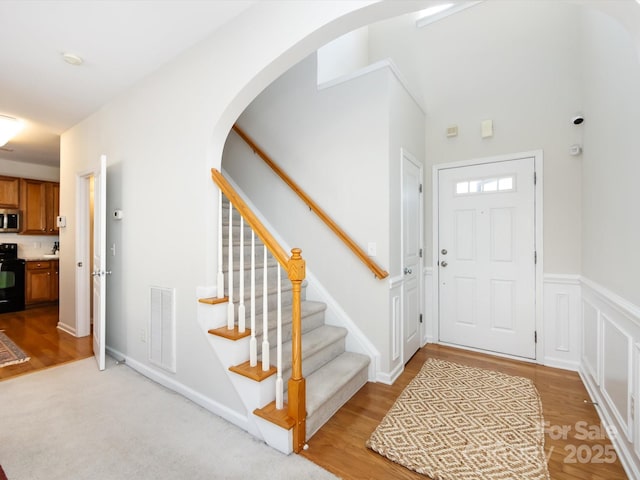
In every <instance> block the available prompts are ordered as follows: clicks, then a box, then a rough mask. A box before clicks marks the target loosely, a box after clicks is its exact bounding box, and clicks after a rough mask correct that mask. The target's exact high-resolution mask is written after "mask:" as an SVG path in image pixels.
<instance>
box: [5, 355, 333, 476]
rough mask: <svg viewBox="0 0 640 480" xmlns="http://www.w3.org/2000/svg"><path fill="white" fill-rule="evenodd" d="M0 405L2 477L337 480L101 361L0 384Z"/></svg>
mask: <svg viewBox="0 0 640 480" xmlns="http://www.w3.org/2000/svg"><path fill="white" fill-rule="evenodd" d="M0 405H2V408H0V464H1V465H2V468H3V469H4V471H5V473H6V475H7V477H8V478H9V480H182V479H185V480H186V479H188V480H244V479H258V478H262V479H278V480H337V478H336V477H335V476H334V475H332V474H330V473H329V472H327V471H326V470H323V469H322V468H320V467H319V466H317V465H315V464H314V463H311V462H310V461H308V460H306V459H305V458H303V457H301V456H300V455H283V454H282V453H280V452H278V451H276V450H274V449H272V448H270V447H268V446H267V445H265V444H264V443H263V442H261V441H259V440H256V439H255V438H254V437H252V436H251V435H249V434H248V433H246V432H244V431H243V430H240V429H239V428H237V427H236V426H235V425H232V424H230V423H228V422H226V421H225V420H223V419H221V418H220V417H217V416H215V415H213V414H212V413H209V412H208V411H206V410H204V409H202V408H200V407H199V406H197V405H195V404H193V403H192V402H190V401H189V400H187V399H186V398H184V397H182V396H180V395H178V394H176V393H174V392H171V391H169V390H167V389H165V388H163V387H161V386H160V385H158V384H157V383H154V382H152V381H151V380H149V379H147V378H145V377H143V376H141V375H139V374H138V373H136V372H135V371H134V370H132V369H131V368H129V367H127V366H126V365H122V364H120V365H116V364H115V363H114V361H113V359H112V358H110V357H107V369H106V370H105V371H103V372H99V371H98V369H97V367H96V362H95V359H94V358H87V359H85V360H80V361H78V362H72V363H68V364H65V365H61V366H58V367H54V368H49V369H46V370H40V371H38V372H35V373H30V374H28V375H21V376H19V377H14V378H10V379H7V380H3V381H1V382H0ZM1 478H2V477H0V479H1Z"/></svg>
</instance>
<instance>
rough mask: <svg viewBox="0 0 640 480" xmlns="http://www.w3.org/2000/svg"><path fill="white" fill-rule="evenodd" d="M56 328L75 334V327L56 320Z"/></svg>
mask: <svg viewBox="0 0 640 480" xmlns="http://www.w3.org/2000/svg"><path fill="white" fill-rule="evenodd" d="M56 328H57V329H58V330H62V331H63V332H66V333H68V334H69V335H73V336H74V337H75V336H76V329H75V328H73V327H70V326H69V325H66V324H64V323H61V322H58V325H56Z"/></svg>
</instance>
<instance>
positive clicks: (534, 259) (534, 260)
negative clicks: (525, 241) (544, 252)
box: [533, 252, 538, 265]
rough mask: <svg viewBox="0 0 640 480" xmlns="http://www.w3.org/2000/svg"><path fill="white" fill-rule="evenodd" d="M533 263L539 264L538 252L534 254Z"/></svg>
mask: <svg viewBox="0 0 640 480" xmlns="http://www.w3.org/2000/svg"><path fill="white" fill-rule="evenodd" d="M533 263H534V264H536V265H537V264H538V252H533Z"/></svg>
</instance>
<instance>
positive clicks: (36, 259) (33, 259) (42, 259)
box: [20, 254, 60, 262]
mask: <svg viewBox="0 0 640 480" xmlns="http://www.w3.org/2000/svg"><path fill="white" fill-rule="evenodd" d="M20 258H22V259H23V260H26V261H27V262H48V261H51V260H60V257H59V256H58V255H56V256H55V257H52V256H46V257H45V254H42V255H29V256H26V257H20Z"/></svg>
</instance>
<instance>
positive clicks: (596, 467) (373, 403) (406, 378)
mask: <svg viewBox="0 0 640 480" xmlns="http://www.w3.org/2000/svg"><path fill="white" fill-rule="evenodd" d="M429 357H432V358H440V359H443V360H448V361H451V362H456V363H460V364H464V365H469V366H473V367H480V368H486V369H491V370H496V371H500V372H503V373H507V374H510V375H517V376H521V377H527V378H530V379H531V380H533V382H534V383H535V386H536V388H537V390H538V392H539V393H540V397H541V399H542V407H543V414H544V420H545V422H548V425H549V426H548V428H546V429H545V431H546V432H547V433H546V434H545V453H546V455H547V457H548V459H549V461H548V465H549V473H550V475H551V479H552V480H618V479H626V478H627V476H626V474H625V472H624V470H623V468H622V465H621V464H620V460H619V459H617V458H616V459H615V462H613V463H598V462H602V461H604V460H605V459H607V460H608V459H610V458H611V459H613V455H612V454H611V449H612V447H611V446H609V447H607V446H608V445H611V443H610V441H609V440H608V439H607V438H594V439H584V437H606V435H605V434H604V429H603V428H602V426H601V424H600V420H599V418H598V415H597V413H596V411H595V408H594V407H593V406H592V405H589V404H585V403H584V401H585V400H586V399H588V398H589V396H588V394H587V392H586V390H585V388H584V385H583V383H582V381H581V380H580V377H579V376H578V374H577V373H574V372H569V371H566V370H560V369H556V368H549V367H543V366H540V365H536V364H531V363H526V362H519V361H515V360H509V359H504V358H500V357H494V356H491V355H484V354H480V353H475V352H470V351H466V350H461V349H456V348H451V347H445V346H440V345H427V346H425V347H423V348H422V349H421V350H419V351H418V353H416V355H415V356H414V357H413V358H412V359H411V360H410V361H409V363H407V365H406V367H405V370H404V372H403V373H402V375H401V376H400V377H399V378H398V380H397V381H396V382H395V384H394V385H384V384H380V383H368V384H367V385H365V386H364V387H362V389H361V390H360V391H359V392H358V393H357V394H356V395H355V396H354V397H353V398H352V399H351V400H349V401H348V402H347V403H346V404H345V405H344V406H343V407H342V408H341V409H340V410H339V411H338V412H337V413H336V415H335V416H334V417H333V418H332V419H331V420H329V422H328V423H327V424H326V425H324V426H323V427H322V428H321V429H320V430H319V431H318V432H317V433H316V434H315V435H314V436H313V437H312V438H311V439H310V440H309V442H308V444H309V449H308V450H306V451H303V452H302V455H303V456H304V457H306V458H308V459H309V460H311V461H313V462H315V463H317V464H318V465H320V466H322V467H324V468H325V469H327V470H329V471H330V472H332V473H334V474H335V475H337V476H338V477H340V478H343V479H344V480H364V479H370V480H374V479H375V480H377V479H380V480H382V479H384V480H387V479H404V480H424V479H426V478H428V477H425V476H423V475H420V474H417V473H415V472H412V471H410V470H407V469H406V468H404V467H401V466H399V465H397V464H395V463H393V462H391V461H390V460H387V459H386V458H384V457H382V456H380V455H378V454H377V453H374V452H373V451H371V450H369V449H367V448H366V447H365V441H366V440H367V439H368V438H369V436H370V435H371V433H372V432H373V430H374V429H375V428H376V427H377V426H378V424H379V423H380V421H381V420H382V418H383V417H384V415H385V414H386V412H387V411H388V410H389V408H391V406H392V405H393V403H394V401H395V399H396V398H397V397H398V395H399V394H400V393H401V392H402V390H403V389H404V387H405V386H406V385H407V384H408V383H409V382H410V381H411V379H412V378H413V377H414V376H415V375H416V374H417V373H418V371H419V370H420V368H421V367H422V365H423V364H424V362H425V361H426V360H427V358H429ZM569 427H570V430H567V429H568V428H569ZM563 428H564V431H565V432H566V435H563V433H562V432H563V430H562V429H563ZM587 431H588V432H589V434H586V433H585V432H587ZM582 445H586V446H585V447H581V446H582ZM578 448H580V449H581V450H580V454H581V457H580V458H578V457H577V456H576V455H575V454H576V450H577V449H578ZM601 450H602V452H600V451H601ZM599 452H600V453H602V455H598V453H599ZM605 452H609V455H605V454H604V453H605ZM588 457H590V461H584V460H586V459H587V458H588ZM572 460H573V461H575V462H574V463H572ZM514 480H515V479H514Z"/></svg>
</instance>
